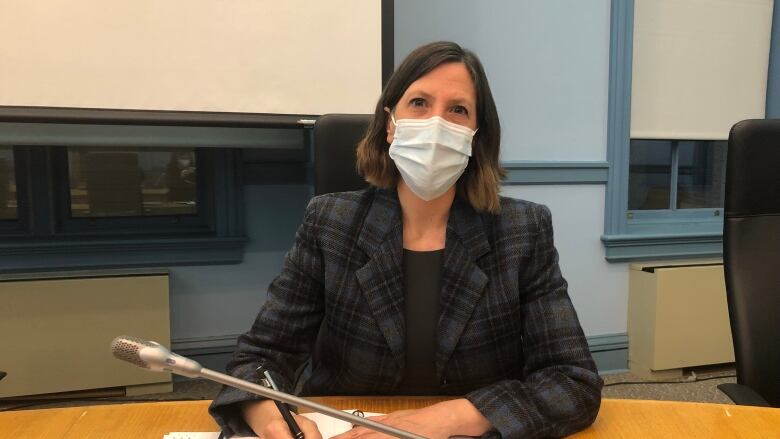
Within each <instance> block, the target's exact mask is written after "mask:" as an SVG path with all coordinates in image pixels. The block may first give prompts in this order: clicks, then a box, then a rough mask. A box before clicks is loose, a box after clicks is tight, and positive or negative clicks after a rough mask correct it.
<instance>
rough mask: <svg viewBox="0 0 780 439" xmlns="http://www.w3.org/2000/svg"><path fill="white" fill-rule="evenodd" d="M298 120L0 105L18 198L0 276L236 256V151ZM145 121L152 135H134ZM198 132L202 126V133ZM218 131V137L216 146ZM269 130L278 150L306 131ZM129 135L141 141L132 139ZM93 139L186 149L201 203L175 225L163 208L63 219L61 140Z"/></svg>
mask: <svg viewBox="0 0 780 439" xmlns="http://www.w3.org/2000/svg"><path fill="white" fill-rule="evenodd" d="M298 120H299V118H295V120H294V121H293V118H292V117H287V118H284V117H277V118H270V119H269V118H268V117H263V116H260V115H243V114H242V115H230V114H227V115H226V114H221V113H213V114H212V113H192V112H164V111H122V110H99V109H62V108H56V109H52V108H29V107H0V145H3V146H12V147H13V150H14V166H15V169H14V170H15V172H14V174H15V177H16V183H17V199H18V206H19V208H18V210H17V216H18V219H17V220H16V221H14V220H8V221H2V223H4V224H2V225H0V274H1V273H14V272H24V271H39V270H63V269H91V268H107V267H155V266H172V265H200V264H235V263H240V262H242V260H243V254H244V245H245V243H246V242H247V238H246V236H245V232H244V224H243V220H244V218H243V186H242V181H243V173H242V169H243V165H242V159H241V157H242V151H243V150H244V148H246V147H247V146H252V145H257V146H256V147H258V148H261V149H262V148H265V147H266V144H265V143H264V142H267V141H268V139H267V138H264V136H263V134H265V133H266V131H265V130H268V129H269V128H272V129H274V130H275V131H278V130H277V128H295V129H296V130H297V131H302V130H303V129H302V127H301V126H300V124H299V123H298V122H297V121H298ZM106 125H110V126H112V127H117V128H118V129H116V133H117V134H116V136H115V137H114V138H112V137H111V136H110V135H109V136H107V135H106V133H109V134H110V133H112V132H113V131H114V130H111V129H109V130H107V129H106ZM52 127H54V128H56V129H55V130H53V131H52V129H51V128H52ZM258 128H259V129H260V131H258ZM146 129H149V130H150V132H151V133H154V135H153V136H147V137H143V138H142V137H140V136H139V133H141V134H142V133H143V132H144V131H145V130H146ZM90 130H94V131H93V132H92V134H95V138H94V139H95V140H94V142H95V143H90V142H91V140H90V138H91V134H90ZM204 132H205V133H207V134H209V135H208V136H205V138H204V136H203V135H202V134H203V133H204ZM268 132H270V131H268ZM52 133H54V134H57V135H53V134H52ZM63 133H64V135H62V134H63ZM221 134H225V137H224V138H225V140H224V141H223V143H221V144H220V142H219V138H220V137H219V136H220V135H221ZM258 134H259V135H258ZM60 135H61V136H60ZM258 137H259V139H258ZM265 137H268V136H265ZM270 137H272V139H271V141H272V142H277V143H279V142H281V145H282V148H285V147H289V144H290V143H295V144H297V142H298V140H296V139H298V138H300V139H301V143H303V141H304V140H305V138H306V137H305V135H303V134H300V135H298V134H294V135H292V137H291V136H290V135H288V134H283V135H281V137H279V136H277V135H275V134H274V135H271V136H270ZM53 138H56V139H61V141H58V140H57V141H55V140H52V139H53ZM85 139H86V140H87V141H86V142H85ZM135 139H142V140H143V142H146V143H143V142H142V145H136V144H134V143H133V141H134V140H135ZM215 139H216V141H215ZM285 142H287V143H285ZM53 144H56V145H54V146H52V145H53ZM96 145H100V146H117V147H141V148H142V147H144V146H147V147H170V146H178V147H187V148H190V147H192V148H195V150H196V154H199V156H200V157H199V159H198V160H199V162H198V169H199V177H198V178H199V179H202V181H204V182H205V183H206V184H205V185H201V186H200V187H201V189H200V190H202V191H205V192H204V194H205V195H203V196H201V199H203V200H204V201H205V202H204V203H199V214H198V215H197V217H198V218H197V220H195V221H189V222H188V221H181V222H179V225H176V224H175V220H173V221H172V220H171V219H172V216H149V217H140V218H139V217H135V218H110V217H107V218H95V219H91V218H70V200H69V197H70V193H69V187H70V185H69V182H68V177H69V176H68V170H67V147H68V146H96ZM301 148H305V145H303V144H302V146H301ZM201 157H202V158H201ZM166 221H171V222H172V223H174V224H165V223H166ZM90 223H91V224H90ZM188 223H189V224H188Z"/></svg>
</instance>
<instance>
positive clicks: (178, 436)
mask: <svg viewBox="0 0 780 439" xmlns="http://www.w3.org/2000/svg"><path fill="white" fill-rule="evenodd" d="M344 411H345V412H347V413H352V412H354V411H355V410H344ZM380 415H381V413H365V414H364V416H365V417H369V416H380ZM301 416H305V417H307V418H309V419H311V420H312V421H314V423H315V424H317V428H318V429H319V430H320V434H322V437H323V438H325V439H328V438H331V437H333V436H336V435H339V434H341V433H344V432H345V431H349V430H350V429H351V428H352V424H350V423H349V422H347V421H342V420H341V419H336V418H331V417H330V416H328V415H323V414H321V413H304V414H303V415H301ZM217 438H219V433H218V432H213V433H212V432H206V433H203V432H184V431H183V432H175V433H168V434H166V435H165V436H163V439H217ZM250 438H254V439H257V436H242V437H238V436H234V437H233V438H231V439H250Z"/></svg>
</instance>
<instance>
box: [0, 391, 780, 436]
mask: <svg viewBox="0 0 780 439" xmlns="http://www.w3.org/2000/svg"><path fill="white" fill-rule="evenodd" d="M316 400H317V401H318V402H322V403H325V404H328V405H331V406H334V407H338V408H342V409H347V408H361V409H363V410H366V411H375V412H388V411H392V410H395V409H401V408H415V407H422V406H425V405H427V404H430V403H433V402H435V401H439V400H441V399H432V398H404V397H393V398H373V397H365V398H351V397H350V398H348V397H343V398H341V397H330V398H316ZM208 404H209V401H196V402H159V403H140V404H123V405H98V406H88V407H72V408H64V409H42V410H27V411H16V412H4V413H0V438H3V439H5V438H8V439H18V438H25V439H28V438H30V439H32V438H78V439H89V438H133V439H135V438H154V439H161V438H162V436H163V435H164V434H166V433H170V432H172V431H216V430H217V426H216V424H215V423H214V421H213V420H212V419H211V418H210V417H209V416H208V413H207V412H206V408H207V407H208ZM572 437H574V438H578V439H586V438H632V439H634V438H653V439H655V438H762V439H765V438H780V409H769V408H760V407H742V406H734V405H720V404H698V403H685V402H664V401H634V400H620V399H607V400H604V401H603V403H602V406H601V412H600V413H599V417H598V419H597V420H596V422H595V423H594V424H593V426H591V427H590V428H588V429H587V430H585V431H582V432H580V433H578V434H576V435H574V436H572Z"/></svg>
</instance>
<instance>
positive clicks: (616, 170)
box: [604, 0, 634, 235]
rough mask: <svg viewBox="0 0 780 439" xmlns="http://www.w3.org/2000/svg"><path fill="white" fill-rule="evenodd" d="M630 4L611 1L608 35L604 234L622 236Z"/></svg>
mask: <svg viewBox="0 0 780 439" xmlns="http://www.w3.org/2000/svg"><path fill="white" fill-rule="evenodd" d="M633 45H634V0H612V5H611V8H610V32H609V92H608V93H609V94H608V108H607V162H609V164H610V166H609V178H608V180H607V188H606V192H607V193H606V202H605V212H604V234H605V235H622V234H625V233H626V219H625V211H624V209H625V208H626V206H628V171H629V168H628V165H629V144H630V138H631V75H632V64H631V63H632V59H633V56H634V47H633Z"/></svg>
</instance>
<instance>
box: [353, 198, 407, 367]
mask: <svg viewBox="0 0 780 439" xmlns="http://www.w3.org/2000/svg"><path fill="white" fill-rule="evenodd" d="M400 210H401V207H400V204H399V202H398V197H397V195H396V193H395V191H385V190H376V196H375V197H374V201H373V203H372V204H371V207H370V208H369V211H368V214H367V215H366V219H365V222H364V223H363V227H362V228H361V231H360V236H359V237H358V246H359V247H360V248H361V249H362V250H363V251H364V252H365V253H366V255H368V257H369V258H370V259H369V261H368V262H367V263H366V264H365V265H364V266H363V267H361V268H360V269H358V270H357V271H356V276H357V280H358V284H359V285H360V289H361V291H362V292H363V296H364V297H365V299H366V301H367V302H368V305H369V308H370V309H371V313H372V314H373V316H374V319H375V320H376V322H377V324H378V325H379V329H380V330H381V331H382V334H383V335H384V337H385V339H386V340H387V345H388V346H389V347H390V350H391V352H392V353H393V356H394V357H395V360H396V362H397V363H398V367H399V368H400V369H403V368H404V366H405V360H406V358H405V346H404V345H405V330H404V329H405V327H406V325H405V321H404V289H403V288H404V280H403V269H402V259H401V258H402V254H401V251H402V250H401V249H402V247H403V229H402V223H401V214H400Z"/></svg>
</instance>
